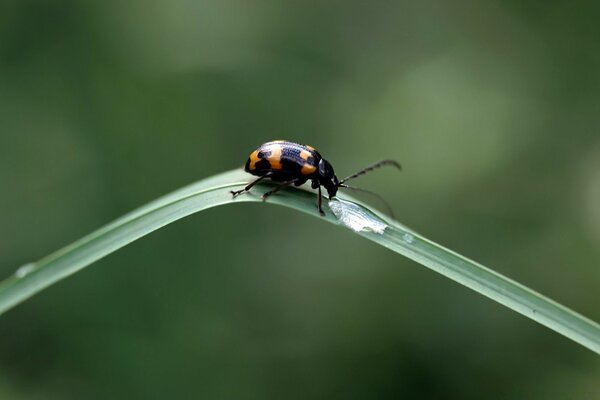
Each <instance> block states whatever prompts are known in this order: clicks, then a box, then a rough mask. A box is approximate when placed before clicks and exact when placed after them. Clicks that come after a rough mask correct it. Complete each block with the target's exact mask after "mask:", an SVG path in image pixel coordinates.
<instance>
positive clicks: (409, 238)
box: [402, 233, 415, 243]
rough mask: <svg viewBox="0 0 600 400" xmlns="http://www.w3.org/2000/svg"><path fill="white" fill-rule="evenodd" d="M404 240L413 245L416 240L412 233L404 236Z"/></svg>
mask: <svg viewBox="0 0 600 400" xmlns="http://www.w3.org/2000/svg"><path fill="white" fill-rule="evenodd" d="M402 240H404V241H405V242H406V243H412V242H413V241H414V240H415V237H414V236H413V235H411V234H410V233H405V234H404V235H402Z"/></svg>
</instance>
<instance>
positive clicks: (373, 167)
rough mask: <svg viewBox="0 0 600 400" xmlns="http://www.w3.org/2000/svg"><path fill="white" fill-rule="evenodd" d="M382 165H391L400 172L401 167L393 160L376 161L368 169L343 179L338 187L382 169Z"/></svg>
mask: <svg viewBox="0 0 600 400" xmlns="http://www.w3.org/2000/svg"><path fill="white" fill-rule="evenodd" d="M384 165H393V166H394V167H396V168H398V169H400V170H401V169H402V167H401V166H400V164H399V163H398V162H396V161H394V160H381V161H377V162H376V163H374V164H371V165H369V166H368V167H365V168H363V169H361V170H360V171H358V172H356V173H354V174H352V175H350V176H347V177H345V178H344V179H342V180H341V181H340V186H342V185H341V184H342V183H344V182H346V181H347V180H350V179H354V178H356V177H357V176H360V175H363V174H366V173H367V172H369V171H373V170H374V169H376V168H379V167H383V166H384Z"/></svg>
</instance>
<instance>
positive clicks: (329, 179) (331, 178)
mask: <svg viewBox="0 0 600 400" xmlns="http://www.w3.org/2000/svg"><path fill="white" fill-rule="evenodd" d="M319 183H320V184H321V185H323V186H325V189H327V194H329V198H332V197H335V195H336V194H337V191H338V187H339V185H340V181H339V180H338V178H337V176H335V172H334V171H333V167H332V166H331V164H329V161H327V160H325V159H323V158H322V159H321V160H320V161H319Z"/></svg>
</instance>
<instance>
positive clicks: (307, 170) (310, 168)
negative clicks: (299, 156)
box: [300, 164, 317, 175]
mask: <svg viewBox="0 0 600 400" xmlns="http://www.w3.org/2000/svg"><path fill="white" fill-rule="evenodd" d="M316 170H317V167H315V166H314V165H309V164H304V165H303V166H302V169H301V170H300V172H302V175H310V174H312V173H314V172H315V171H316Z"/></svg>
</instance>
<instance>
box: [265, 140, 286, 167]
mask: <svg viewBox="0 0 600 400" xmlns="http://www.w3.org/2000/svg"><path fill="white" fill-rule="evenodd" d="M269 151H271V154H269V156H268V157H267V160H269V164H271V169H283V165H281V146H279V145H273V146H269Z"/></svg>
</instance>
